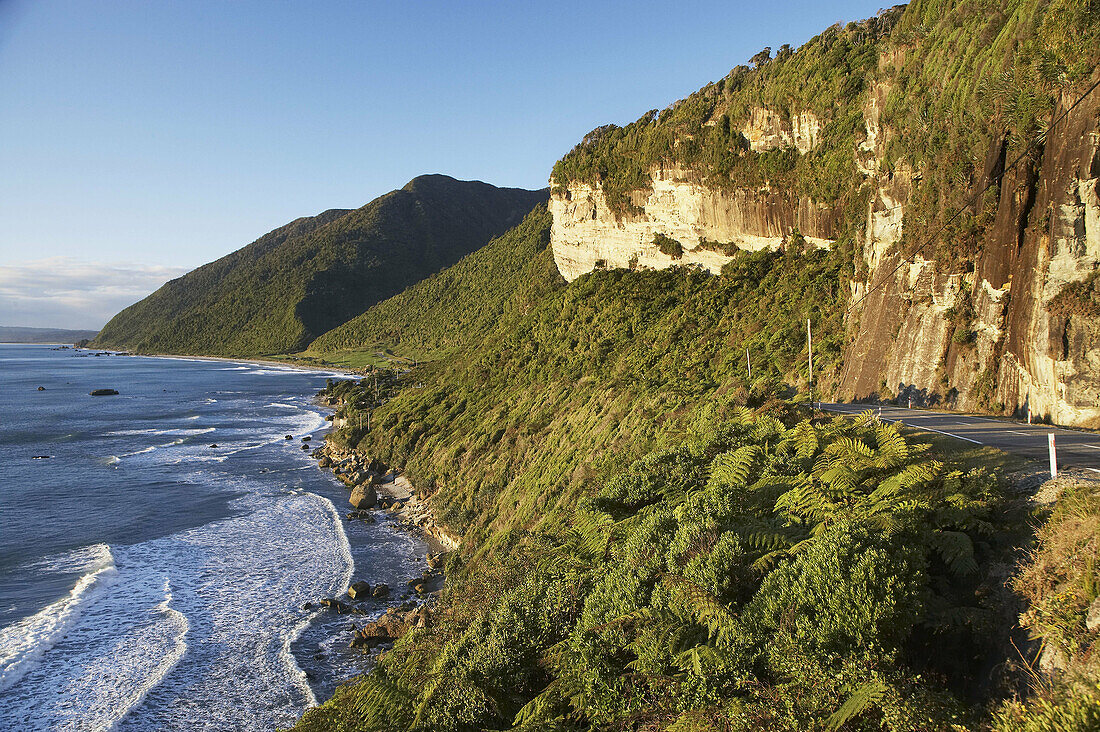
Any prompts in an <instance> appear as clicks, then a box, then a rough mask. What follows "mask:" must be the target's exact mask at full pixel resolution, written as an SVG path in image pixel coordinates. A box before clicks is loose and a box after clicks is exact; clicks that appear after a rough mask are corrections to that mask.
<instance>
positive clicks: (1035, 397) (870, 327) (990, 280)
mask: <svg viewBox="0 0 1100 732" xmlns="http://www.w3.org/2000/svg"><path fill="white" fill-rule="evenodd" d="M1074 99H1075V97H1072V96H1070V95H1068V94H1067V95H1066V96H1064V97H1063V98H1062V99H1061V101H1060V103H1059V105H1058V108H1057V109H1055V111H1054V118H1058V117H1059V116H1061V115H1062V113H1064V112H1066V110H1067V109H1068V107H1069V106H1070V105H1071V104H1072V103H1073V101H1074ZM873 112H874V110H870V112H869V113H868V114H867V115H866V116H867V120H868V139H869V140H872V139H877V140H879V141H881V139H882V138H883V137H884V136H885V135H884V134H883V133H882V132H881V131H879V130H877V129H875V128H876V127H877V115H876V114H874V113H873ZM1098 113H1100V95H1098V94H1095V93H1094V94H1092V95H1091V96H1090V97H1088V98H1086V100H1085V101H1084V102H1083V103H1081V104H1080V105H1078V106H1077V107H1076V108H1074V109H1072V110H1070V111H1069V113H1068V116H1066V117H1065V119H1064V120H1063V121H1062V122H1061V123H1060V127H1061V129H1059V130H1058V131H1057V133H1056V134H1055V133H1054V132H1052V133H1051V134H1050V135H1049V137H1048V139H1047V141H1046V144H1045V145H1044V147H1043V148H1042V151H1041V156H1039V157H1038V159H1037V160H1034V161H1032V162H1027V163H1024V164H1022V165H1020V166H1017V167H1016V168H1013V169H1011V170H1008V171H1007V172H1002V171H1003V168H1004V164H1005V157H1006V152H1007V151H1006V149H1005V143H1004V142H1003V141H995V142H994V144H993V147H992V149H990V151H989V155H988V158H987V160H988V161H989V162H988V163H987V173H986V175H987V180H990V181H992V182H993V183H994V190H996V191H997V193H998V195H997V199H996V214H995V218H994V222H993V224H992V226H990V227H989V229H988V230H987V231H986V234H985V237H984V240H983V241H982V246H981V249H980V252H979V254H978V255H977V256H976V257H975V259H974V260H973V261H972V263H971V267H972V271H969V272H962V273H959V272H957V271H954V272H950V273H948V272H943V271H937V268H936V266H935V265H934V264H933V263H932V262H929V261H926V260H924V259H922V258H921V257H919V256H918V257H913V258H911V259H904V258H903V257H902V256H901V254H900V253H899V252H898V251H897V248H896V247H895V246H894V245H895V244H896V243H897V242H898V241H899V240H900V237H901V234H902V223H901V222H902V218H903V215H904V208H905V204H906V201H907V200H908V197H909V192H910V187H911V186H910V184H909V176H907V175H905V174H904V173H903V174H900V175H899V174H895V175H894V176H893V177H892V178H891V177H889V176H886V175H879V174H878V172H877V167H876V166H874V165H872V166H871V167H870V168H865V169H864V172H865V174H867V175H868V177H870V178H872V180H873V181H874V182H875V184H876V193H875V196H874V198H873V199H872V200H871V202H870V204H869V206H868V219H867V230H866V236H865V242H864V258H865V260H866V262H867V264H868V270H869V275H868V277H867V279H866V280H865V281H863V282H859V283H856V284H855V286H854V288H853V295H854V300H855V301H856V302H857V303H858V307H857V308H856V309H854V311H853V323H852V324H853V325H856V324H857V325H856V327H854V329H853V331H852V335H853V338H852V341H851V343H850V344H849V346H848V348H847V350H846V352H845V355H844V365H843V370H842V372H841V373H840V375H839V379H838V384H837V387H838V388H837V395H838V396H839V397H840V398H847V399H852V398H863V397H868V396H875V395H883V394H882V392H885V394H884V395H885V396H892V395H900V396H905V395H911V396H913V397H914V402H917V403H928V404H942V405H946V406H950V407H955V408H959V409H966V410H978V411H990V412H994V413H1004V414H1015V415H1016V416H1019V417H1026V416H1027V414H1028V411H1029V410H1030V411H1031V413H1032V414H1033V415H1034V416H1035V417H1037V418H1046V419H1049V420H1051V421H1053V422H1054V423H1057V424H1064V425H1072V426H1085V427H1100V323H1098V322H1097V321H1096V319H1094V318H1090V317H1088V316H1087V315H1084V314H1070V315H1068V316H1066V315H1060V314H1058V312H1057V311H1056V310H1052V308H1051V302H1052V300H1054V299H1055V298H1056V296H1057V295H1058V294H1059V293H1060V292H1062V290H1063V289H1064V288H1065V287H1066V286H1067V285H1069V284H1071V283H1074V282H1080V281H1082V280H1085V279H1086V278H1088V277H1089V275H1090V274H1092V273H1094V272H1096V270H1097V267H1098V265H1100V198H1098V193H1097V186H1098V178H1100V123H1098V122H1097V115H1098ZM871 149H872V151H874V149H875V145H872V146H871ZM872 158H874V156H872ZM875 160H877V158H874V159H873V160H872V162H875ZM867 293H869V294H867ZM864 295H867V296H866V299H862V298H863V297H864ZM965 310H972V312H973V313H974V317H973V320H972V322H969V323H965V324H962V327H963V329H964V332H963V333H962V337H959V336H958V335H957V333H958V329H959V327H960V325H959V324H958V323H953V322H950V320H949V316H950V315H951V313H952V312H958V311H965Z"/></svg>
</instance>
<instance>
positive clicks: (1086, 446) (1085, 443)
mask: <svg viewBox="0 0 1100 732" xmlns="http://www.w3.org/2000/svg"><path fill="white" fill-rule="evenodd" d="M820 407H821V409H824V410H827V411H830V412H842V413H844V414H860V413H861V412H865V411H867V410H868V409H873V410H874V411H875V413H876V414H877V413H878V410H879V407H878V406H872V405H870V404H829V403H827V402H822V403H821V404H820ZM882 420H883V421H884V422H902V423H904V424H907V425H909V426H910V427H915V428H917V429H922V430H927V431H929V432H938V433H940V434H941V435H947V436H948V437H954V438H956V439H959V440H965V441H967V442H971V443H974V444H976V445H989V446H990V447H995V448H997V449H998V450H1002V451H1004V452H1007V453H1011V454H1013V455H1020V456H1021V457H1025V458H1030V459H1032V460H1038V461H1041V462H1043V464H1044V465H1045V464H1046V463H1047V462H1048V460H1049V453H1048V448H1047V439H1048V438H1047V435H1049V434H1050V433H1052V432H1053V433H1054V444H1055V448H1056V450H1057V453H1058V469H1059V470H1062V469H1063V468H1084V469H1086V470H1091V471H1093V472H1095V473H1100V434H1094V433H1091V432H1077V431H1076V430H1067V429H1063V428H1061V427H1051V426H1050V425H1045V424H1035V425H1029V424H1027V423H1020V422H1009V421H1005V420H999V419H989V418H988V417H978V416H975V415H972V414H961V413H951V412H930V411H927V410H924V409H906V408H904V407H889V406H884V407H882Z"/></svg>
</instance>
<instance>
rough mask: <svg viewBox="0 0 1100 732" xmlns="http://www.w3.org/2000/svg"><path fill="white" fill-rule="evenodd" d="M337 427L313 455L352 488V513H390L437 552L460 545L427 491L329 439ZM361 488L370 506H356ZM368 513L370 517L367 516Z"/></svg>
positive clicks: (361, 516) (365, 514) (330, 431)
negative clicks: (440, 520) (438, 516)
mask: <svg viewBox="0 0 1100 732" xmlns="http://www.w3.org/2000/svg"><path fill="white" fill-rule="evenodd" d="M326 406H328V405H326ZM335 428H336V425H335V423H333V424H332V427H331V428H330V430H329V432H327V433H326V434H325V436H324V437H323V444H322V445H321V446H320V447H318V448H317V449H315V450H313V451H312V452H311V453H310V455H311V456H312V457H313V458H314V459H316V460H317V465H318V467H319V468H320V469H321V470H326V471H329V472H331V473H332V474H333V475H334V476H335V477H336V479H337V480H339V481H340V482H341V483H342V484H343V485H344V487H345V488H347V489H348V490H349V491H350V494H349V504H350V506H351V510H350V511H349V515H351V514H358V516H359V517H360V518H361V519H363V520H372V519H373V516H372V515H371V514H372V513H373V512H376V511H380V512H386V513H390V514H392V515H393V516H394V517H395V518H396V519H397V523H398V524H399V525H400V526H401V527H402V528H403V529H404V530H405V531H408V532H409V533H412V534H413V535H415V536H417V537H419V538H421V539H423V540H424V541H425V542H427V543H428V545H429V547H430V548H431V549H432V550H433V552H434V553H436V554H444V553H448V552H452V551H454V550H455V549H457V548H458V545H459V543H460V541H461V538H460V537H456V536H454V535H453V534H452V533H451V532H450V531H448V530H447V529H446V528H445V527H443V526H442V525H440V524H439V523H438V522H436V520H435V514H434V512H433V511H432V507H431V503H430V501H429V497H430V496H429V495H428V494H427V493H426V492H425V491H423V490H421V489H418V488H417V487H416V486H415V485H413V483H412V482H411V481H410V480H409V479H408V478H407V477H406V476H405V475H404V474H403V473H402V472H401V471H400V470H396V469H388V468H387V469H386V470H385V472H383V471H382V470H379V468H380V467H382V466H380V465H379V464H378V463H377V462H376V461H374V460H372V459H370V458H367V457H365V456H363V455H361V454H359V453H358V452H357V451H355V450H354V449H351V450H344V449H341V448H338V447H336V446H335V445H334V444H333V443H332V442H331V441H330V440H329V439H328V436H329V435H330V434H332V431H333V430H335ZM360 490H361V491H362V492H363V495H364V496H367V497H368V498H367V500H366V503H367V504H369V505H366V506H363V507H360V506H356V504H355V503H354V502H353V501H352V500H351V498H352V497H354V496H355V495H356V492H357V491H360ZM370 493H373V494H374V496H375V498H374V500H370V499H369V494H370ZM367 516H370V519H366V517H367ZM352 520H354V519H352Z"/></svg>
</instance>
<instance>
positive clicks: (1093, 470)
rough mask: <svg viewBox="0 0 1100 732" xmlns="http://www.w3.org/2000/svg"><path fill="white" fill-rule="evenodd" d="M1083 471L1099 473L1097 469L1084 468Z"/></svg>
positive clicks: (1099, 470)
mask: <svg viewBox="0 0 1100 732" xmlns="http://www.w3.org/2000/svg"><path fill="white" fill-rule="evenodd" d="M1085 470H1091V471H1092V472H1094V473H1100V469H1097V468H1085Z"/></svg>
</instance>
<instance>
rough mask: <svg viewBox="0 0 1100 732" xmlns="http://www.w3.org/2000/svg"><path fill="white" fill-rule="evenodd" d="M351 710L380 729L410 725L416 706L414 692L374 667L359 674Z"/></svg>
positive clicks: (402, 727) (400, 727)
mask: <svg viewBox="0 0 1100 732" xmlns="http://www.w3.org/2000/svg"><path fill="white" fill-rule="evenodd" d="M353 693H354V694H355V711H356V712H358V714H359V715H360V718H361V719H362V721H363V722H366V723H367V724H368V725H371V726H374V725H377V726H378V727H379V728H381V729H391V728H398V729H404V728H408V727H409V726H411V724H412V721H413V717H414V716H415V709H416V695H415V694H414V693H413V692H412V691H410V690H409V689H406V688H404V687H403V686H402V685H401V684H400V683H399V682H398V681H397V680H395V679H391V678H389V677H388V676H387V675H386V673H385V672H384V671H383V670H382V669H380V668H376V669H375V670H374V671H372V672H371V673H369V674H367V675H366V676H365V677H363V681H362V683H360V684H359V685H358V686H357V687H356V688H355V690H354V692H353Z"/></svg>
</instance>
